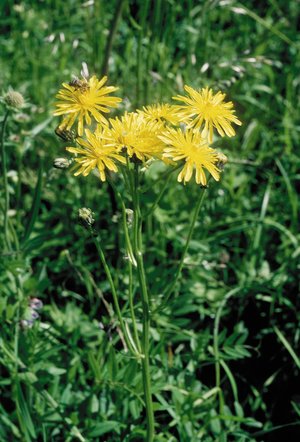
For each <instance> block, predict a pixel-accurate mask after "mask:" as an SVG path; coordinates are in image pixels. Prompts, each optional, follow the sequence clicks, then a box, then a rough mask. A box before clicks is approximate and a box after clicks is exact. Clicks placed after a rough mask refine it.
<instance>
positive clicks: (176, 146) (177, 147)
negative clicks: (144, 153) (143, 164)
mask: <svg viewBox="0 0 300 442" xmlns="http://www.w3.org/2000/svg"><path fill="white" fill-rule="evenodd" d="M160 138H161V140H163V141H164V143H165V144H166V145H167V147H165V149H164V156H165V157H166V158H170V159H171V160H173V161H175V162H176V161H181V160H185V164H184V166H183V168H182V170H181V171H180V173H179V175H178V178H177V180H178V181H179V182H182V181H183V182H184V184H185V183H187V182H188V181H190V179H191V177H192V175H193V172H194V170H195V179H196V183H197V184H202V185H203V186H205V185H206V183H207V178H206V175H205V172H204V169H207V170H208V172H209V173H210V174H211V175H212V176H213V178H214V179H215V180H216V181H219V178H220V173H219V170H218V168H217V166H216V163H217V162H218V153H217V152H216V151H215V150H214V149H212V148H211V147H209V145H208V143H207V140H206V139H204V138H203V137H202V135H201V134H200V132H199V131H195V130H192V129H187V130H186V131H185V132H182V130H181V129H173V128H170V129H168V131H166V132H164V133H163V135H161V136H160Z"/></svg>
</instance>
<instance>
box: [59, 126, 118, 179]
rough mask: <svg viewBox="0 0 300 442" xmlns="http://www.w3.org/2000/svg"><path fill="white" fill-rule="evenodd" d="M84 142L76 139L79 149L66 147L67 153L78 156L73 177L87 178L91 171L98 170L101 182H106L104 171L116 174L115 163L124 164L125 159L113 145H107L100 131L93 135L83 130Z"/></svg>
mask: <svg viewBox="0 0 300 442" xmlns="http://www.w3.org/2000/svg"><path fill="white" fill-rule="evenodd" d="M85 135H86V140H85V139H83V138H78V139H77V141H78V143H79V144H80V147H67V148H66V149H67V150H68V151H69V152H72V153H75V154H78V155H80V156H79V157H77V158H75V161H76V163H78V164H79V166H78V169H77V171H76V172H75V173H74V175H75V176H77V175H80V174H82V175H83V176H87V175H88V174H89V173H90V172H91V171H92V170H93V169H95V168H97V169H98V170H99V174H100V179H101V181H105V180H106V175H105V169H108V170H111V171H112V172H118V167H117V165H116V162H118V161H119V162H120V163H123V164H125V163H126V160H125V158H124V157H123V156H122V155H120V154H119V150H118V149H117V148H116V146H115V145H113V144H109V143H108V142H107V141H106V140H105V139H104V138H103V136H102V129H100V128H98V130H97V131H96V132H95V133H94V134H93V133H92V132H91V131H90V130H89V129H86V130H85Z"/></svg>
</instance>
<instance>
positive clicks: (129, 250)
mask: <svg viewBox="0 0 300 442" xmlns="http://www.w3.org/2000/svg"><path fill="white" fill-rule="evenodd" d="M108 181H109V184H110V185H111V187H112V189H113V191H114V193H115V195H116V197H117V200H118V201H119V203H120V205H121V208H122V221H123V230H124V235H125V243H126V249H127V253H128V259H129V263H128V270H129V306H130V314H131V319H132V325H133V333H134V339H135V345H136V347H137V349H138V351H139V352H140V351H141V345H140V341H139V337H138V332H137V326H136V319H135V314H134V307H133V290H132V287H133V283H132V265H134V266H135V267H136V266H137V262H136V259H135V257H134V253H133V250H132V245H131V241H130V236H129V231H128V225H127V219H126V207H125V204H124V201H123V198H122V196H121V194H120V192H119V191H118V189H117V188H116V186H115V183H114V182H113V180H112V179H111V178H110V177H109V178H108Z"/></svg>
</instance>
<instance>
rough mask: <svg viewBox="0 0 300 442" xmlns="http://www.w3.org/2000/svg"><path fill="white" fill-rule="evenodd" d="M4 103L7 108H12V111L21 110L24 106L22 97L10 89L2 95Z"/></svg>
mask: <svg viewBox="0 0 300 442" xmlns="http://www.w3.org/2000/svg"><path fill="white" fill-rule="evenodd" d="M4 102H5V104H6V105H7V106H8V107H12V108H14V109H21V108H22V107H23V106H24V104H25V101H24V98H23V95H22V94H20V92H17V91H14V90H13V89H10V90H9V91H8V92H7V93H6V94H5V95H4Z"/></svg>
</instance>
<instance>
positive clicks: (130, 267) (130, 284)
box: [128, 262, 141, 353]
mask: <svg viewBox="0 0 300 442" xmlns="http://www.w3.org/2000/svg"><path fill="white" fill-rule="evenodd" d="M128 270H129V289H128V291H129V308H130V314H131V319H132V326H133V335H134V339H135V344H136V346H137V349H138V351H139V353H141V343H140V339H139V335H138V331H137V325H136V318H135V313H134V305H133V277H132V264H131V262H129V263H128Z"/></svg>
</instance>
